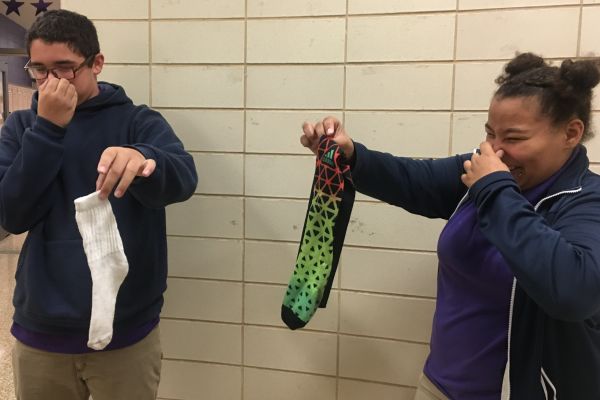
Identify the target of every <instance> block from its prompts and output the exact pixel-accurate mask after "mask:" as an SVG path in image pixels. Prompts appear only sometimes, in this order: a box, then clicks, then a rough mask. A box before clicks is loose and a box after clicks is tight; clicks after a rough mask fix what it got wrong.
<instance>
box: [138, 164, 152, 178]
mask: <svg viewBox="0 0 600 400" xmlns="http://www.w3.org/2000/svg"><path fill="white" fill-rule="evenodd" d="M155 169H156V161H154V160H153V159H147V160H145V161H144V163H143V164H142V167H141V168H140V170H141V172H140V173H138V175H139V176H143V177H144V178H147V177H149V176H150V175H152V173H153V172H154V170H155Z"/></svg>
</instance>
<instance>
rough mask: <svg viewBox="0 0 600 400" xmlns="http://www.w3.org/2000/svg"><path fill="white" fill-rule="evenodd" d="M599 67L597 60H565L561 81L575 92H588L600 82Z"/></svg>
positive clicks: (560, 73)
mask: <svg viewBox="0 0 600 400" xmlns="http://www.w3.org/2000/svg"><path fill="white" fill-rule="evenodd" d="M599 66H600V65H599V64H598V61H595V60H581V61H572V60H565V61H563V62H562V64H561V65H560V69H559V76H560V80H561V81H563V82H564V83H566V85H567V86H570V87H572V88H573V89H574V90H575V91H582V92H587V91H589V90H591V89H593V88H594V87H595V86H596V85H597V84H598V82H600V70H599V69H598V68H599Z"/></svg>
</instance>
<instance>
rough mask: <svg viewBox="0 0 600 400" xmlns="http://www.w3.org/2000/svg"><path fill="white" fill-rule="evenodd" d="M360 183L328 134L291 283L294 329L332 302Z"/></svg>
mask: <svg viewBox="0 0 600 400" xmlns="http://www.w3.org/2000/svg"><path fill="white" fill-rule="evenodd" d="M354 194H355V190H354V185H353V184H352V178H351V176H350V166H349V165H348V163H347V161H346V159H345V157H344V153H343V152H342V149H340V147H339V146H338V145H337V144H336V143H335V142H334V141H333V139H331V137H329V136H326V135H323V137H322V138H321V140H320V142H319V150H318V152H317V161H316V169H315V177H314V180H313V185H312V190H311V195H310V199H309V202H308V210H307V212H306V219H305V220H304V228H303V229H302V239H301V242H300V248H299V250H298V256H297V258H296V267H295V268H294V273H293V275H292V277H291V279H290V283H289V285H288V287H287V291H286V294H285V297H284V299H283V305H282V306H281V319H282V320H283V322H285V324H286V325H287V326H288V327H289V328H290V329H298V328H302V327H303V326H305V325H306V324H307V323H308V321H310V319H311V318H312V316H313V315H314V314H315V312H316V311H317V308H318V307H320V308H324V307H325V306H326V305H327V299H328V298H329V292H330V291H331V286H332V285H333V278H334V276H335V271H336V269H337V265H338V261H339V259H340V253H341V252H342V246H343V244H344V237H345V235H346V229H347V228H348V222H349V221H350V213H351V212H352V206H353V204H354Z"/></svg>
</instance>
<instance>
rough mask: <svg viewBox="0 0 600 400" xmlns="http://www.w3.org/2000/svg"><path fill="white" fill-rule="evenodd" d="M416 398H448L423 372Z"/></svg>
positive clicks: (426, 399)
mask: <svg viewBox="0 0 600 400" xmlns="http://www.w3.org/2000/svg"><path fill="white" fill-rule="evenodd" d="M414 400H448V398H447V397H446V395H445V394H444V393H442V392H440V390H439V389H438V388H437V387H436V386H435V385H434V384H433V383H432V382H431V381H430V380H429V378H427V377H426V376H425V374H421V377H420V378H419V386H418V387H417V393H415V399H414Z"/></svg>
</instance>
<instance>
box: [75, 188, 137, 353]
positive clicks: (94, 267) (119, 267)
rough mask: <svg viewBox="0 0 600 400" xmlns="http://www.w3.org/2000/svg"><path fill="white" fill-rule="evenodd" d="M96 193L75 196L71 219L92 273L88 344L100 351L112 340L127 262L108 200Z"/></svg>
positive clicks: (127, 266)
mask: <svg viewBox="0 0 600 400" xmlns="http://www.w3.org/2000/svg"><path fill="white" fill-rule="evenodd" d="M99 193H100V192H94V193H91V194H89V195H87V196H84V197H80V198H78V199H75V219H76V220H77V226H78V227H79V232H80V233H81V237H82V239H83V249H84V250H85V255H86V256H87V261H88V265H89V266H90V272H91V274H92V316H91V320H90V332H89V338H88V344H87V345H88V347H90V348H92V349H94V350H102V349H103V348H105V347H106V345H108V344H109V343H110V341H111V340H112V334H113V320H114V317H115V303H116V301H117V293H118V292H119V287H120V286H121V283H123V280H124V279H125V276H127V272H128V271H129V264H128V263H127V258H126V257H125V253H124V251H123V242H122V241H121V236H120V235H119V230H118V228H117V221H116V220H115V216H114V215H113V212H112V208H111V206H110V202H109V201H108V200H101V199H100V198H99V197H98V194H99Z"/></svg>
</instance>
